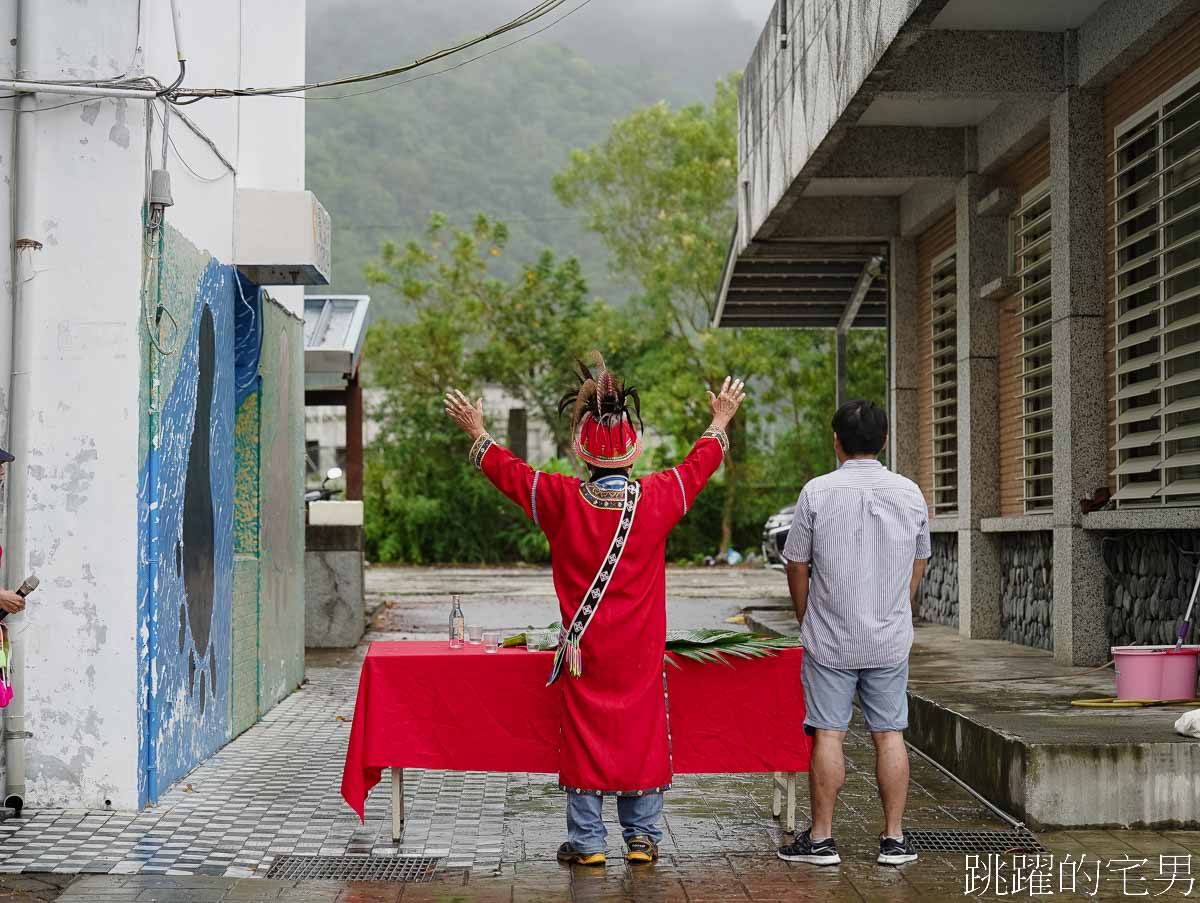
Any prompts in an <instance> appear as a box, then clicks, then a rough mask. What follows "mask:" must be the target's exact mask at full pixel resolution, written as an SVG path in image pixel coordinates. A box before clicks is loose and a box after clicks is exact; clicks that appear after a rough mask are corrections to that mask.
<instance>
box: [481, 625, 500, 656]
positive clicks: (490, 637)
mask: <svg viewBox="0 0 1200 903" xmlns="http://www.w3.org/2000/svg"><path fill="white" fill-rule="evenodd" d="M503 638H504V633H503V632H502V631H499V630H485V631H484V632H483V651H484V652H499V651H500V641H501V640H502V639H503Z"/></svg>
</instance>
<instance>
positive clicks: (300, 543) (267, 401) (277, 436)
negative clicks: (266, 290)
mask: <svg viewBox="0 0 1200 903" xmlns="http://www.w3.org/2000/svg"><path fill="white" fill-rule="evenodd" d="M262 328H263V332H262V358H261V361H260V364H259V373H260V376H261V381H260V386H261V403H260V422H261V443H262V445H261V461H262V469H261V475H260V481H259V493H260V499H261V502H260V504H261V510H262V512H263V515H262V516H261V517H260V534H259V542H260V546H261V558H260V562H259V566H260V569H261V573H260V578H259V585H260V593H261V596H260V600H259V631H258V635H259V638H260V649H259V707H260V709H261V710H262V711H266V710H267V709H269V708H270V707H271V706H273V705H274V704H275V703H276V702H278V701H279V700H280V699H282V698H283V697H285V696H287V694H288V693H290V692H291V691H292V690H294V689H295V688H296V687H298V686H299V685H300V682H301V681H302V680H303V679H304V368H303V360H304V358H303V353H304V351H303V349H304V323H303V321H302V320H300V319H299V318H298V317H295V316H293V315H292V314H291V313H289V312H288V311H287V310H286V309H285V308H284V307H282V306H281V305H279V304H277V303H275V302H274V301H271V300H267V301H265V302H264V303H263V317H262Z"/></svg>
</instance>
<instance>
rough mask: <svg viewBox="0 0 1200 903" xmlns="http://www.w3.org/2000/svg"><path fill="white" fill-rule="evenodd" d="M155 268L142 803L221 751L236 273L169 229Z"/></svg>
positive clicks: (225, 707) (142, 617) (146, 422)
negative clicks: (157, 308)
mask: <svg viewBox="0 0 1200 903" xmlns="http://www.w3.org/2000/svg"><path fill="white" fill-rule="evenodd" d="M160 257H161V263H160V265H159V277H158V279H157V281H156V284H155V285H154V286H153V289H152V291H153V292H154V293H155V297H156V298H157V299H158V300H159V301H160V303H161V304H162V305H163V307H164V308H165V310H166V314H165V315H164V317H163V318H162V320H161V321H160V325H159V328H158V330H157V337H158V342H157V347H155V348H153V350H152V349H151V346H149V345H148V346H147V353H146V355H145V359H144V371H145V375H146V380H145V386H144V388H143V392H142V418H141V425H142V434H143V436H142V452H143V454H142V458H141V460H142V465H141V474H140V479H139V487H140V492H139V496H140V498H139V513H140V526H141V529H140V530H139V565H140V567H139V580H138V582H139V593H138V597H139V612H138V614H139V636H140V643H139V647H140V648H139V664H140V667H141V671H142V677H143V680H142V694H141V703H142V710H143V729H142V736H141V738H140V744H139V746H140V750H141V755H142V759H141V761H142V762H143V768H142V772H143V773H142V778H141V780H140V781H139V797H140V799H141V801H142V802H143V803H144V802H146V801H147V800H148V799H153V797H154V796H155V795H156V792H155V791H157V792H161V791H162V790H164V789H165V788H166V787H168V786H169V785H170V784H171V783H172V782H173V781H175V780H177V779H178V778H180V777H182V776H183V775H184V774H185V773H186V772H187V771H188V770H189V769H190V768H191V767H192V766H193V765H195V764H196V763H197V762H198V761H200V760H202V759H203V758H205V757H206V756H208V755H210V754H211V753H212V752H214V751H215V750H216V749H218V748H219V747H220V746H221V745H222V744H223V743H224V742H225V740H226V738H227V737H228V722H229V695H230V679H231V674H230V670H231V669H230V663H231V661H232V656H231V649H230V644H231V616H232V597H233V477H234V454H233V434H234V374H233V363H234V353H233V345H234V306H233V305H234V297H235V293H236V291H237V284H236V274H235V273H234V271H233V268H232V267H228V266H223V265H221V264H220V263H219V262H218V261H216V260H214V259H212V258H210V257H208V255H206V254H204V253H203V252H201V251H199V250H198V249H196V248H195V247H194V246H192V245H191V244H190V243H189V242H188V241H187V240H186V239H185V238H184V237H183V236H182V235H180V234H179V233H178V232H177V231H175V230H173V229H171V228H169V227H168V228H167V229H166V230H165V232H164V238H163V245H162V248H161V252H160ZM147 329H148V330H153V329H154V327H153V326H152V325H149V324H147ZM148 334H149V333H148Z"/></svg>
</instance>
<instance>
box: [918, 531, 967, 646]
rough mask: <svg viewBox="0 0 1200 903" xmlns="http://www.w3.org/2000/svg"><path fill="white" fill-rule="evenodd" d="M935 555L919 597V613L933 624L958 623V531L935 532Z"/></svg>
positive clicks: (953, 624)
mask: <svg viewBox="0 0 1200 903" xmlns="http://www.w3.org/2000/svg"><path fill="white" fill-rule="evenodd" d="M932 540H933V555H932V557H931V558H930V559H929V566H928V567H927V568H926V570H925V579H924V580H923V581H922V582H921V589H920V593H919V595H918V597H917V614H918V615H919V616H920V617H921V619H922V620H924V621H932V622H933V623H934V624H949V625H950V626H952V627H957V626H958V534H957V533H934V534H933V536H932Z"/></svg>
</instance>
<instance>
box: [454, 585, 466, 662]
mask: <svg viewBox="0 0 1200 903" xmlns="http://www.w3.org/2000/svg"><path fill="white" fill-rule="evenodd" d="M453 598H454V605H453V607H452V608H451V609H450V648H451V649H461V648H462V647H463V640H464V639H465V638H466V635H467V619H466V618H465V617H464V616H463V610H462V601H461V600H460V598H459V597H458V596H454V597H453Z"/></svg>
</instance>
